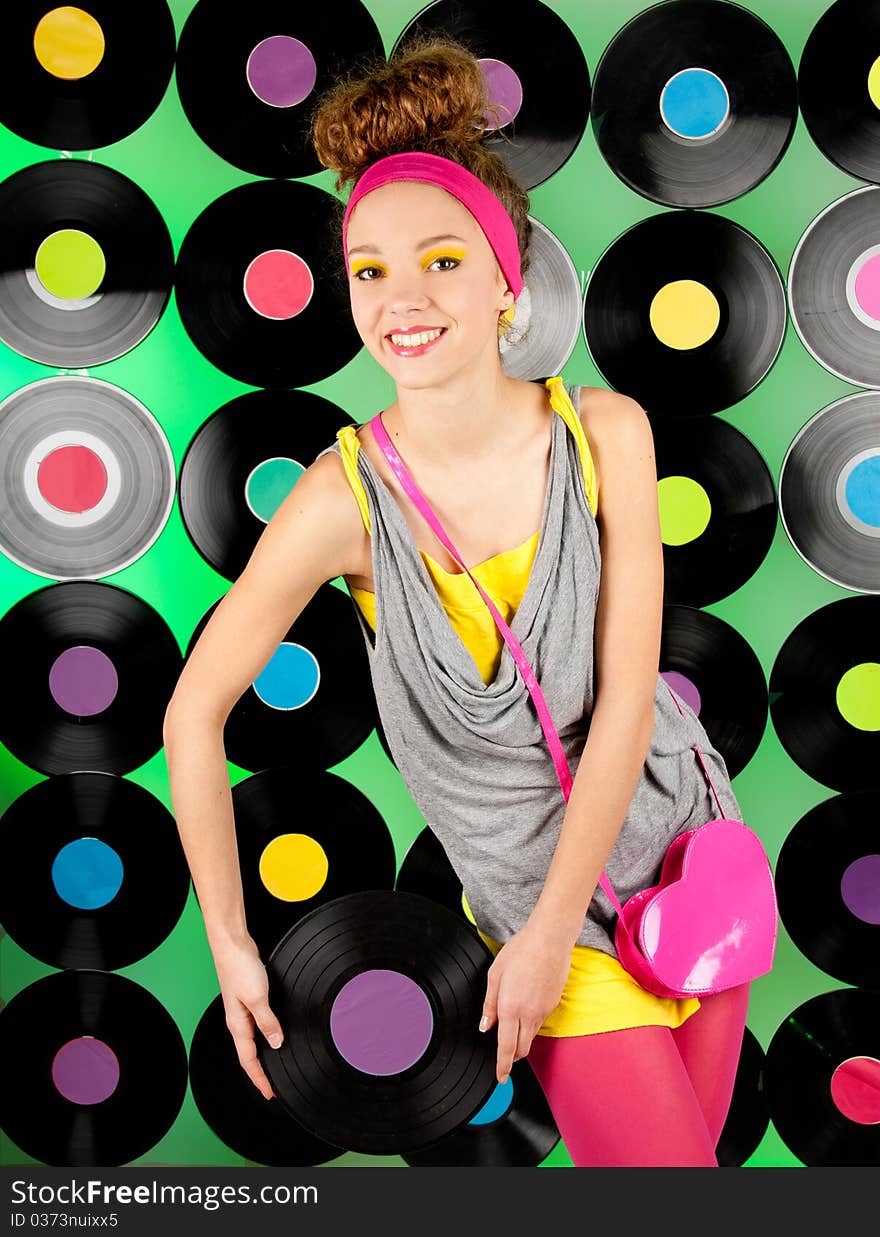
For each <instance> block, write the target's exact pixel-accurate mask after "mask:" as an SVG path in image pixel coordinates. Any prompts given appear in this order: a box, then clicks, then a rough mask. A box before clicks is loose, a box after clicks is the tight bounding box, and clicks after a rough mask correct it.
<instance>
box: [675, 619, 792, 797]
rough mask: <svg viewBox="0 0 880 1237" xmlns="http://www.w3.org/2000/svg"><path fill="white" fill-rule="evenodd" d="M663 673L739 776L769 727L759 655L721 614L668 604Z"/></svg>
mask: <svg viewBox="0 0 880 1237" xmlns="http://www.w3.org/2000/svg"><path fill="white" fill-rule="evenodd" d="M660 671H661V673H662V674H663V676H664V678H666V679H667V680H668V682H669V686H670V687H671V688H672V689H673V691H676V692H678V694H679V695H680V696H681V697H682V698H683V699H684V700H686V701H687V703H688V704H689V705H690V706H691V708H692V709H693V710H694V712H695V713H696V715H697V717H698V718H699V719H700V721H701V722H702V724H703V727H704V728H705V731H706V734H707V735H708V736H709V739H710V741H711V742H712V744H713V746H714V747H716V748H717V749H718V751H719V752H720V753H721V755H722V756H723V758H724V763H725V765H726V766H727V771H728V773H729V774H730V776H731V778H733V777H736V775H737V774H738V773H740V772H741V771H742V770H743V769H744V768H745V766H746V765H747V764H748V763H749V761H750V760H751V758H752V757H753V756H754V754H755V752H756V751H757V748H758V744H759V743H760V741H761V737H762V735H763V733H764V728H765V726H766V724H767V685H766V682H765V679H764V672H763V670H762V668H761V663H760V662H759V661H758V658H757V656H756V655H755V652H754V650H753V649H752V648H751V646H750V645H749V644H748V643H747V642H746V640H745V639H744V638H743V637H742V635H740V633H739V632H738V631H737V630H736V628H734V627H731V626H730V624H729V623H725V622H724V620H723V619H720V618H718V616H717V615H714V614H709V613H708V612H707V611H706V610H698V609H695V608H691V607H688V606H680V605H679V606H676V605H671V604H670V605H666V606H664V609H663V634H662V638H661V643H660Z"/></svg>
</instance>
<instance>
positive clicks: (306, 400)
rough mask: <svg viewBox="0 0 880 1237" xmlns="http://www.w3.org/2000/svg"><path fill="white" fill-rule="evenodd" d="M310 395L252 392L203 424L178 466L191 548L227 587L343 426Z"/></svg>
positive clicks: (345, 421) (342, 419)
mask: <svg viewBox="0 0 880 1237" xmlns="http://www.w3.org/2000/svg"><path fill="white" fill-rule="evenodd" d="M354 424H355V423H354V422H353V421H352V419H351V418H350V417H348V416H346V415H345V414H344V413H343V412H341V411H340V409H339V408H338V407H337V406H336V405H335V404H333V403H331V402H330V400H328V399H325V398H324V397H323V396H321V395H315V394H314V393H313V392H310V391H248V392H246V393H245V394H244V395H239V396H237V397H236V398H235V399H232V400H230V401H229V402H228V403H227V404H224V405H223V406H222V407H221V408H218V410H217V411H216V412H215V413H213V415H212V416H210V417H208V419H207V420H206V421H205V422H204V424H203V425H202V426H201V427H200V428H199V430H198V431H197V432H196V434H195V435H194V436H193V439H192V441H191V442H190V444H189V446H188V447H187V449H186V454H185V455H184V457H183V462H182V463H181V466H180V482H179V486H178V494H179V499H180V514H181V516H182V518H183V523H184V525H185V527H186V531H187V532H188V533H189V536H190V539H191V540H192V543H193V545H194V546H195V547H196V549H197V550H198V551H199V553H200V554H201V555H202V557H203V558H204V559H205V560H206V562H208V563H209V564H210V566H212V567H213V568H214V570H215V571H219V572H220V574H221V575H222V576H225V577H226V579H227V580H237V579H238V577H239V576H240V575H241V573H242V571H244V569H245V567H246V566H247V563H248V559H249V558H250V556H251V554H252V553H253V550H254V546H255V545H256V544H257V542H258V541H259V539H260V537H261V536H262V534H263V532H264V530H265V528H266V525H267V524H268V523H269V521H270V520H271V519H272V516H273V515H274V514H275V512H276V511H277V510H278V508H279V507H280V506H281V504H282V503H283V502H284V500H285V499H286V498H287V496H288V494H289V493H290V491H291V490H292V489H293V488H294V486H295V485H296V483H297V481H298V480H299V478H300V477H301V476H302V474H303V472H304V471H305V470H306V469H307V468H308V467H309V466H310V465H311V464H312V463H314V460H315V457H316V456H317V455H318V453H319V452H320V451H321V450H322V449H323V448H324V447H326V446H329V445H330V443H332V442H333V439H334V435H335V433H336V431H337V430H338V429H340V428H341V427H342V426H343V425H354Z"/></svg>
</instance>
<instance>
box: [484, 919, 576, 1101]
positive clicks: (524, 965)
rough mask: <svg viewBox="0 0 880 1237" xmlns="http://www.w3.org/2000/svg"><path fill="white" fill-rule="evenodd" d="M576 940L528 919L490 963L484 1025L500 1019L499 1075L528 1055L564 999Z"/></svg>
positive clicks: (503, 1077)
mask: <svg viewBox="0 0 880 1237" xmlns="http://www.w3.org/2000/svg"><path fill="white" fill-rule="evenodd" d="M572 947H573V942H571V941H568V940H567V939H564V938H560V937H559V936H558V935H555V934H552V933H550V932H548V931H547V930H546V929H545V928H542V927H541V926H540V925H539V924H537V923H532V922H528V923H526V924H525V926H524V927H523V928H521V929H520V930H519V932H517V933H516V934H515V935H514V936H512V937H511V938H510V940H509V941H507V942H506V943H505V944H504V945H502V947H501V949H499V951H498V953H497V954H496V955H495V961H494V962H493V963H492V965H491V966H490V967H489V971H488V974H487V985H486V999H485V1001H484V1002H483V1019H482V1021H481V1023H480V1030H481V1031H488V1030H489V1028H490V1027H491V1026H492V1023H493V1022H495V1021H496V1019H497V1021H498V1070H497V1073H498V1081H499V1082H506V1081H507V1078H508V1076H509V1074H510V1069H511V1066H512V1065H513V1062H514V1061H519V1060H520V1059H521V1058H522V1057H525V1056H528V1052H529V1049H530V1048H531V1046H532V1040H533V1039H534V1037H535V1035H536V1033H537V1031H538V1029H539V1028H540V1027H541V1025H542V1023H543V1022H544V1019H545V1018H546V1017H547V1015H548V1014H550V1013H552V1011H553V1010H554V1009H555V1008H556V1006H557V1005H558V1004H559V998H560V997H561V996H562V990H563V988H564V987H565V981H566V980H567V979H568V973H569V970H570V969H571V952H572Z"/></svg>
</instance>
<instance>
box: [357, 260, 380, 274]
mask: <svg viewBox="0 0 880 1237" xmlns="http://www.w3.org/2000/svg"><path fill="white" fill-rule="evenodd" d="M372 266H375V267H376V268H377V270H382V271H384V269H385V267H384V266H383V265H382V263H381V262H368V261H366V260H364V259H362V260H361V261H360V262H357V261H355V263H354V265H353V266H352V268H351V273H352V275H357V273H358V271H365V270H367V269H368V268H369V267H372Z"/></svg>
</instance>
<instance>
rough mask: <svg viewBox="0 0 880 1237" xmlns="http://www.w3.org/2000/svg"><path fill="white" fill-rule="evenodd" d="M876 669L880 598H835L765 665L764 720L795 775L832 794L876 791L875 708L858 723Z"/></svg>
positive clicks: (879, 751)
mask: <svg viewBox="0 0 880 1237" xmlns="http://www.w3.org/2000/svg"><path fill="white" fill-rule="evenodd" d="M877 662H880V598H878V597H842V598H840V600H839V601H832V602H830V603H829V604H828V605H826V606H820V607H818V608H817V609H816V610H814V611H813V613H812V614H808V615H807V617H806V618H805V619H803V620H802V621H801V622H800V623H798V625H797V627H795V629H794V630H793V631H792V632H791V633H790V635H789V636H788V638H787V639H786V641H785V643H784V644H783V645H782V648H781V649H780V650H779V653H778V654H777V656H776V660H775V661H774V663H773V668H772V670H771V672H770V715H771V717H772V719H773V725H774V726H775V728H776V733H777V734H778V736H779V741H780V743H781V744H782V746H783V747H784V748H785V750H786V751H787V752H788V754H789V756H790V757H791V758H792V760H793V761H794V762H795V764H797V765H798V766H799V768H801V769H803V770H804V772H805V773H808V774H809V775H810V777H812V778H815V779H816V781H817V782H821V784H822V785H823V786H830V787H831V789H832V790H867V789H869V788H870V787H873V786H876V785H877V769H878V767H880V731H878V730H877V727H876V724H875V723H874V720H873V719H874V717H875V716H876V706H874V707H873V708H871V706H870V705H869V707H868V715H867V718H866V719H863V716H862V711H861V710H862V702H863V701H868V700H869V699H870V697H869V695H868V694H867V693H870V692H872V690H876V689H873V688H872V683H873V678H872V677H871V670H870V667H871V666H872V665H876V663H877ZM863 675H866V676H867V678H866V680H865V685H864V686H862V683H861V680H862V676H863ZM851 710H852V711H851Z"/></svg>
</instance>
